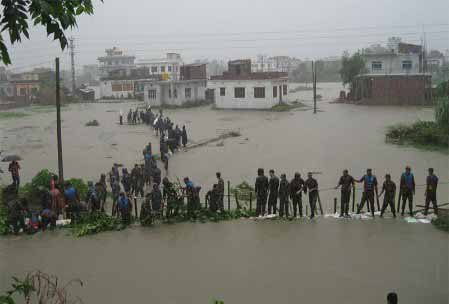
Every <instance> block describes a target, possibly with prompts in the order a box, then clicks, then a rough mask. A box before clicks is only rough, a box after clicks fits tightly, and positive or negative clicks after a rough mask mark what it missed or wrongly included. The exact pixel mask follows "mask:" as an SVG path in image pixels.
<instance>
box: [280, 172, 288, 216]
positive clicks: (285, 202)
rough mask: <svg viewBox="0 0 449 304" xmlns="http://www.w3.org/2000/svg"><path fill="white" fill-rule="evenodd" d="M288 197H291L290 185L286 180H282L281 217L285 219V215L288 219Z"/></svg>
mask: <svg viewBox="0 0 449 304" xmlns="http://www.w3.org/2000/svg"><path fill="white" fill-rule="evenodd" d="M288 195H289V183H288V181H287V180H286V179H281V182H280V183H279V216H281V217H283V216H284V214H285V216H286V217H288V215H289V214H288Z"/></svg>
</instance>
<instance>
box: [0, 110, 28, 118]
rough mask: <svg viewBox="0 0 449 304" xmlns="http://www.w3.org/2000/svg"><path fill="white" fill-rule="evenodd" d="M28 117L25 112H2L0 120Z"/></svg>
mask: <svg viewBox="0 0 449 304" xmlns="http://www.w3.org/2000/svg"><path fill="white" fill-rule="evenodd" d="M26 116H28V114H27V113H23V112H9V111H6V112H0V119H13V118H22V117H26Z"/></svg>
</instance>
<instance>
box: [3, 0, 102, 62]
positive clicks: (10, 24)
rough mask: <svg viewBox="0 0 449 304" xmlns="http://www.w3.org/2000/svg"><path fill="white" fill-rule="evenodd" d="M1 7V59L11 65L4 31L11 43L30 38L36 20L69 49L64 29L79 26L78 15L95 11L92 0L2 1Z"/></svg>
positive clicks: (37, 23)
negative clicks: (30, 29)
mask: <svg viewBox="0 0 449 304" xmlns="http://www.w3.org/2000/svg"><path fill="white" fill-rule="evenodd" d="M100 1H101V2H103V0H100ZM1 7H2V8H3V10H1V8H0V25H1V26H2V28H1V31H0V61H2V62H3V63H4V64H10V63H11V58H10V57H9V52H8V48H7V46H6V45H5V43H4V41H5V40H4V38H3V32H6V33H7V35H8V36H9V40H10V41H11V44H15V43H19V42H21V41H22V39H23V38H24V37H26V38H27V39H29V38H30V36H29V33H28V29H29V24H28V23H29V22H32V23H33V25H35V26H36V25H41V26H44V27H45V28H46V31H47V35H48V36H50V35H53V39H54V40H58V41H59V43H60V45H61V48H62V49H65V48H66V47H67V37H66V36H65V34H64V31H65V30H67V29H71V28H74V27H76V26H77V23H76V17H77V16H79V15H82V14H88V15H92V14H93V12H94V11H93V5H92V0H2V1H1Z"/></svg>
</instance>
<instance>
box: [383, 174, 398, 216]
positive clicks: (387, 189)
mask: <svg viewBox="0 0 449 304" xmlns="http://www.w3.org/2000/svg"><path fill="white" fill-rule="evenodd" d="M384 193H385V196H384V203H383V205H382V210H381V211H380V217H383V216H384V213H385V209H387V207H388V206H390V208H391V212H392V213H393V217H396V208H395V207H394V200H395V196H396V184H395V183H394V182H393V181H392V180H391V175H390V174H387V175H385V182H384V183H383V185H382V191H381V192H380V195H379V196H382V194H384Z"/></svg>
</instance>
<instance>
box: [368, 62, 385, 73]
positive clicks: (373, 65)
mask: <svg viewBox="0 0 449 304" xmlns="http://www.w3.org/2000/svg"><path fill="white" fill-rule="evenodd" d="M371 69H372V70H373V71H379V70H382V61H373V62H371Z"/></svg>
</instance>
